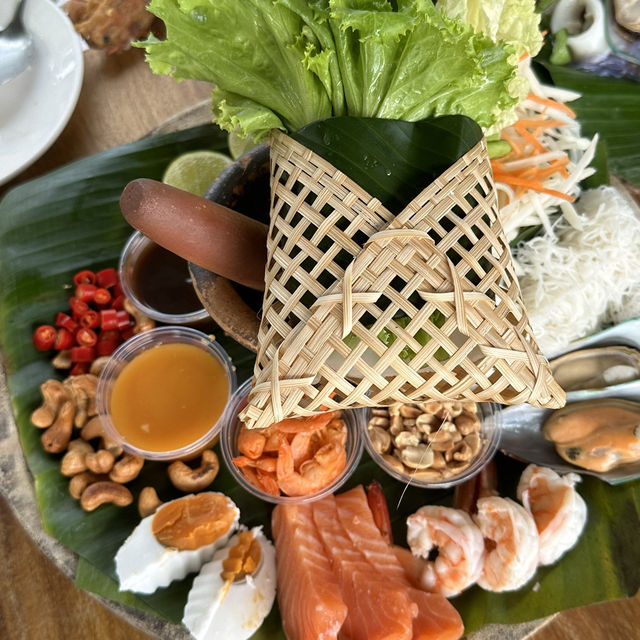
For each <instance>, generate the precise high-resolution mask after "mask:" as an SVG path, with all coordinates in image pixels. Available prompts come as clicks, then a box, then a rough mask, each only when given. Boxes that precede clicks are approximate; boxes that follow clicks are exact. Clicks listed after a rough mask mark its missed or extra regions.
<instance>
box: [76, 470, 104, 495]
mask: <svg viewBox="0 0 640 640" xmlns="http://www.w3.org/2000/svg"><path fill="white" fill-rule="evenodd" d="M101 479H103V476H99V475H96V474H95V473H92V472H91V471H83V472H82V473H78V474H77V475H75V476H73V478H71V480H69V493H70V494H71V497H72V498H73V499H74V500H80V496H82V493H83V492H84V490H85V489H86V488H87V487H88V486H89V485H90V484H93V483H94V482H98V480H101Z"/></svg>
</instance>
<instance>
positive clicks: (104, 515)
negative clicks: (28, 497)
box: [0, 126, 640, 638]
mask: <svg viewBox="0 0 640 640" xmlns="http://www.w3.org/2000/svg"><path fill="white" fill-rule="evenodd" d="M369 144H371V145H372V147H374V146H375V145H376V144H377V143H376V141H375V140H373V139H372V140H370V141H369ZM225 147H226V136H225V135H223V134H222V133H221V132H220V131H218V130H217V129H215V128H214V127H212V126H207V127H200V128H196V129H191V130H188V131H185V132H181V133H177V134H170V135H168V136H163V137H158V138H151V139H144V140H141V141H139V142H136V143H134V144H131V145H126V146H124V147H119V148H116V149H113V150H111V151H108V152H105V153H102V154H99V155H96V156H93V157H90V158H86V159H84V160H81V161H78V162H75V163H73V164H70V165H67V166H65V167H62V168H60V169H59V170H57V171H55V172H53V173H50V174H48V175H46V176H43V177H40V178H37V179H35V180H32V181H30V182H27V183H24V184H22V185H20V186H18V187H16V188H14V189H13V190H11V191H9V192H8V193H7V194H6V195H5V197H4V198H3V200H2V201H0V273H2V279H1V280H0V345H1V349H2V354H3V357H4V365H5V368H6V371H7V376H8V387H9V392H10V395H11V399H12V406H13V411H14V414H15V418H16V422H17V425H18V430H19V435H20V439H21V442H22V448H23V452H24V455H25V457H26V459H27V463H28V465H29V468H30V470H31V473H32V475H33V479H34V485H35V491H36V496H37V501H38V506H39V509H40V512H41V515H42V522H43V526H44V528H45V529H46V531H48V532H49V533H50V534H51V535H53V536H54V537H55V538H57V539H58V540H60V541H61V542H62V544H64V545H65V546H67V547H68V548H69V549H71V550H72V551H74V552H75V553H77V554H78V556H79V557H80V563H79V565H78V575H77V584H78V586H80V587H82V588H85V589H87V590H90V591H93V592H95V593H98V594H100V595H103V596H105V597H107V598H111V599H114V600H118V601H124V602H125V604H127V605H128V606H133V607H136V608H139V609H142V610H145V611H149V610H152V611H153V612H155V614H156V615H157V616H159V617H163V618H165V619H167V620H170V621H173V622H177V623H179V621H180V619H181V617H182V607H183V606H184V603H185V598H186V593H187V590H188V588H189V585H190V582H191V578H189V579H186V580H184V581H181V582H178V583H176V584H174V585H172V586H171V587H169V588H167V589H161V590H159V591H158V592H157V593H156V594H153V595H151V596H144V598H141V597H139V596H133V595H131V594H122V593H120V592H118V591H117V585H116V583H115V573H114V566H113V557H114V554H115V551H116V549H117V548H118V546H119V545H120V544H121V543H122V541H123V540H124V539H125V538H126V536H127V535H128V534H129V532H130V531H131V529H132V528H133V526H134V525H135V524H136V523H137V522H138V516H137V514H136V512H135V508H134V507H127V508H124V509H120V508H116V507H111V506H102V507H100V508H99V509H97V510H96V511H94V512H92V513H85V512H84V511H82V510H81V509H80V508H79V507H78V505H77V503H76V502H75V501H74V500H72V499H71V497H70V496H69V494H68V491H67V481H66V479H64V478H62V476H61V475H60V474H59V472H58V466H59V456H52V455H49V454H47V453H45V452H44V451H43V450H42V447H41V445H40V437H39V436H40V432H39V431H38V430H36V429H34V428H33V427H32V426H31V424H30V422H29V415H30V412H31V411H32V410H33V409H34V408H35V407H36V406H37V404H38V403H39V390H38V387H39V384H40V383H41V382H42V381H44V380H45V379H47V378H49V377H53V376H55V375H56V374H55V372H54V370H53V368H52V367H51V365H50V363H49V359H48V356H47V354H42V353H39V352H37V351H36V350H35V349H34V347H33V345H32V343H31V332H32V330H33V328H34V327H35V326H36V325H38V324H40V323H43V322H50V321H51V319H52V318H53V317H54V316H55V313H56V312H57V311H59V310H61V309H63V308H64V306H65V304H66V302H67V298H68V296H69V293H68V287H69V284H70V283H71V278H72V275H73V273H74V272H76V271H77V270H79V269H81V268H93V269H100V268H104V267H107V266H113V265H115V264H116V263H117V260H118V255H119V252H120V250H121V248H122V246H123V244H124V241H125V240H126V238H127V237H128V235H129V233H130V232H131V229H130V228H129V227H128V226H127V225H126V223H125V222H124V221H123V219H122V216H121V215H120V212H119V207H118V200H119V196H120V193H121V191H122V188H123V187H124V186H125V184H126V183H127V182H128V181H129V180H131V179H134V178H139V177H148V178H155V179H159V178H160V176H161V175H162V172H163V170H164V168H165V167H166V165H167V164H168V163H169V161H170V160H171V159H173V158H174V157H175V156H176V155H178V154H179V153H182V152H185V151H188V150H191V149H196V148H212V149H224V148H225ZM214 331H215V333H216V336H217V338H218V339H219V341H220V342H221V343H222V344H223V346H224V347H225V349H227V351H228V352H229V353H230V355H231V358H232V359H233V361H234V363H235V365H236V367H237V371H238V377H239V380H244V379H246V378H247V377H248V376H249V375H250V370H251V365H252V362H253V355H252V354H250V353H248V352H247V351H245V350H244V349H242V347H240V346H239V345H237V344H235V343H234V342H233V341H232V340H230V339H229V338H228V337H226V336H224V335H223V334H222V332H221V331H218V330H215V329H214ZM499 468H500V471H501V482H502V491H503V493H505V494H513V493H514V491H515V486H516V483H517V479H518V475H519V473H520V471H521V470H522V465H521V464H519V463H516V462H513V461H511V460H509V459H507V458H503V457H500V459H499ZM371 479H378V480H379V481H380V482H381V483H382V485H383V487H384V490H385V493H386V495H387V499H388V501H389V506H390V510H391V513H392V518H393V525H394V534H395V539H396V541H397V542H398V543H403V540H404V539H405V538H404V536H405V531H404V521H405V518H406V516H407V515H408V514H409V513H412V512H413V511H415V509H416V508H417V507H419V506H421V505H423V504H426V503H440V504H449V503H450V501H451V492H428V491H422V490H418V489H416V488H414V487H411V486H409V487H408V488H407V487H405V486H404V485H403V484H402V483H399V482H397V481H395V480H393V479H391V478H389V477H388V476H386V475H385V474H384V472H382V471H381V470H380V469H379V468H378V467H377V466H376V465H375V464H374V463H373V461H371V460H370V459H369V458H368V457H367V456H365V457H363V460H362V462H361V464H360V465H359V467H358V469H357V470H356V472H355V473H354V475H353V476H352V477H351V478H350V481H349V483H348V485H347V486H354V485H355V484H358V483H366V482H368V481H370V480H371ZM150 483H152V484H154V485H155V486H156V487H157V489H158V492H159V494H160V495H161V497H162V498H163V499H165V500H168V499H171V498H172V497H173V496H174V495H175V494H174V493H173V491H172V489H171V487H170V486H169V483H168V481H167V477H166V472H165V469H164V466H163V465H160V464H149V463H148V464H146V465H145V468H144V469H143V473H142V475H141V476H140V478H139V479H138V480H136V482H134V483H132V485H131V488H132V490H133V492H134V494H135V493H136V492H137V491H138V490H139V489H140V488H141V487H142V486H144V485H146V484H150ZM581 487H582V488H581V492H582V493H583V495H584V496H585V499H586V501H587V504H588V507H589V523H588V526H587V529H586V531H585V532H584V534H583V536H582V538H581V539H580V542H579V544H578V545H577V546H576V547H575V549H574V550H572V551H571V552H570V553H569V554H568V555H567V556H566V557H565V558H564V559H562V560H561V561H560V562H559V563H558V564H556V565H555V566H553V567H551V568H548V569H541V570H539V571H538V573H537V575H536V577H535V579H534V582H533V583H532V584H530V585H527V587H525V588H524V589H521V590H520V591H517V592H515V593H513V594H487V593H485V592H483V591H482V590H480V589H479V588H472V589H470V590H469V591H467V592H466V593H464V594H463V595H462V596H460V597H458V598H455V599H454V600H453V602H454V604H455V606H456V607H457V608H458V609H459V610H460V612H461V614H462V616H463V619H464V620H465V623H466V627H467V631H468V632H470V631H472V630H474V629H478V628H479V627H481V626H482V625H484V624H487V623H489V622H497V623H504V624H509V623H517V622H523V621H526V620H531V619H535V618H539V617H542V616H545V615H549V614H551V613H554V612H556V611H559V610H561V609H566V608H570V607H575V606H579V605H583V604H587V603H591V602H597V601H601V600H607V599H612V598H622V597H626V596H630V595H633V594H634V593H635V592H636V591H637V589H638V587H640V546H639V545H638V544H637V541H636V535H637V534H636V532H637V531H638V528H639V527H640V517H639V512H640V482H635V483H629V484H626V485H622V486H619V487H610V486H608V485H605V484H603V483H600V482H598V481H597V480H594V479H586V480H585V481H584V482H583V484H582V485H581ZM212 488H213V489H215V490H219V491H224V492H225V493H228V494H229V495H230V496H231V497H232V499H233V500H235V501H236V503H237V504H238V506H239V507H240V509H241V513H242V521H243V522H244V523H246V524H247V525H253V524H257V523H262V524H264V525H265V528H266V531H267V533H269V513H270V505H268V504H266V503H262V502H260V501H258V500H256V499H254V498H252V497H251V496H249V495H248V494H247V493H245V492H244V490H242V489H241V488H240V487H238V486H237V485H235V484H234V483H233V480H232V478H231V476H230V475H229V474H228V472H227V471H226V470H225V469H224V468H223V469H221V472H220V474H219V475H218V477H217V478H216V481H215V482H214V484H213V485H212ZM537 583H539V588H535V587H536V584H537ZM274 630H276V631H274ZM256 637H265V638H282V637H283V635H282V631H281V629H280V622H279V618H278V612H277V608H274V610H273V612H272V614H271V616H270V617H269V619H268V623H266V625H265V626H264V627H263V628H262V629H261V630H260V632H258V634H256Z"/></svg>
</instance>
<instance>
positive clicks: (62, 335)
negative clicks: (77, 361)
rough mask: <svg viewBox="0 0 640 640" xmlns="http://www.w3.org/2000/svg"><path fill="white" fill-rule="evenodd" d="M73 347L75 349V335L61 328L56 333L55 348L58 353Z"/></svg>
mask: <svg viewBox="0 0 640 640" xmlns="http://www.w3.org/2000/svg"><path fill="white" fill-rule="evenodd" d="M71 347H73V334H72V333H71V331H69V330H68V329H65V328H64V327H60V328H59V329H58V331H57V333H56V339H55V342H54V343H53V348H54V349H55V350H56V351H62V349H70V348H71Z"/></svg>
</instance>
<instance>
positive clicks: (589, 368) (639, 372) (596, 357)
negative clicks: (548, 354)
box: [549, 345, 640, 391]
mask: <svg viewBox="0 0 640 640" xmlns="http://www.w3.org/2000/svg"><path fill="white" fill-rule="evenodd" d="M549 364H550V366H551V371H552V372H553V376H554V378H555V379H556V382H557V383H558V384H559V385H560V386H561V387H562V388H563V389H564V390H565V391H577V390H580V389H603V388H605V387H609V386H611V385H613V384H620V383H623V382H629V381H631V380H637V379H639V378H640V351H638V350H637V349H633V348H631V347H624V346H617V345H612V346H605V347H596V348H593V349H579V350H578V351H571V352H569V353H566V354H564V355H563V356H560V357H558V358H554V359H552V360H551V361H550V362H549Z"/></svg>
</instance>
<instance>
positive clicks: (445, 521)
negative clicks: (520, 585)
mask: <svg viewBox="0 0 640 640" xmlns="http://www.w3.org/2000/svg"><path fill="white" fill-rule="evenodd" d="M407 543H408V544H409V547H410V548H411V552H412V553H413V555H414V556H421V557H423V558H425V560H426V559H427V558H428V557H429V553H430V552H431V550H432V549H434V548H437V550H438V557H437V558H436V559H435V560H434V561H430V560H426V562H425V563H424V569H423V571H422V576H421V579H420V587H421V588H422V589H424V590H425V591H430V592H432V593H440V594H442V595H443V596H446V597H449V596H454V595H456V594H458V593H460V592H461V591H463V590H464V589H466V588H467V587H469V586H471V585H472V584H473V583H474V582H476V580H477V579H478V578H479V576H480V574H481V572H482V567H483V564H484V558H485V551H484V541H483V539H482V533H480V529H478V527H477V526H476V525H475V524H474V523H473V521H472V520H471V517H470V516H469V514H468V513H466V512H465V511H462V510H460V509H451V508H449V507H437V506H431V505H429V506H425V507H421V508H420V509H418V510H417V511H416V512H415V513H414V514H413V515H411V516H409V517H408V518H407Z"/></svg>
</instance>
